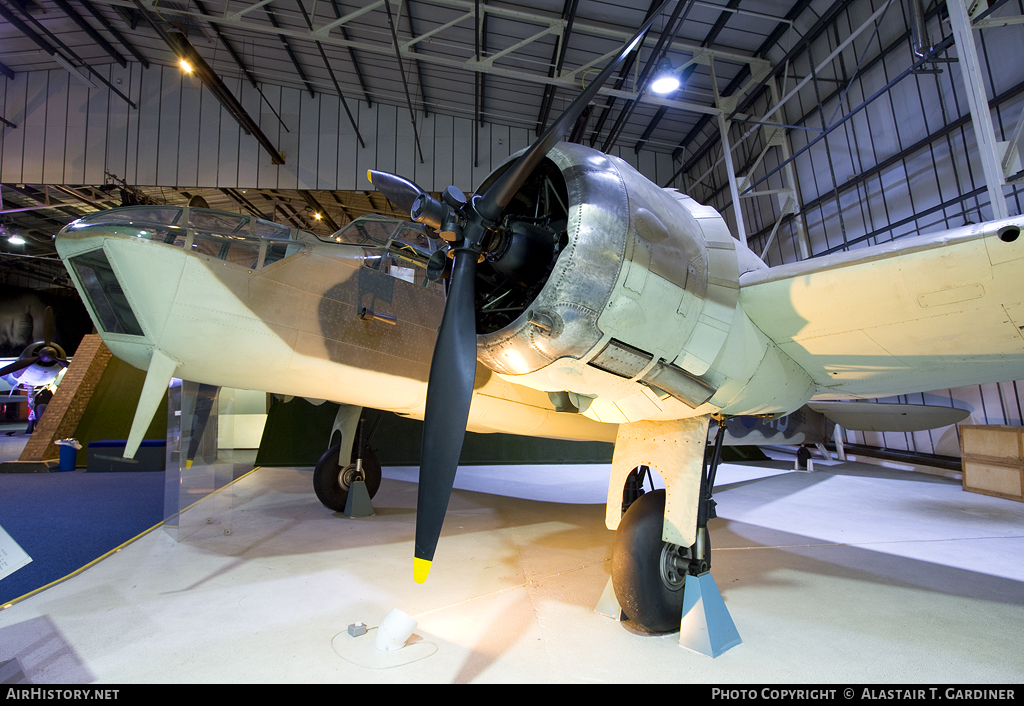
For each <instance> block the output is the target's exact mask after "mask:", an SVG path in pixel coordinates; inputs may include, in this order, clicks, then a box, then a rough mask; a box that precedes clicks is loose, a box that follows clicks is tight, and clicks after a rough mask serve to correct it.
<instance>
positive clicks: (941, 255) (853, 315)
mask: <svg viewBox="0 0 1024 706" xmlns="http://www.w3.org/2000/svg"><path fill="white" fill-rule="evenodd" d="M1022 225H1024V219H1022V218H1021V217H1016V218H1013V219H1009V220H1005V221H996V222H992V223H984V224H980V225H973V226H967V227H964V228H960V229H956V230H951V231H946V232H943V233H938V234H932V235H924V236H917V237H914V238H907V239H903V240H900V241H897V242H894V243H890V244H887V245H883V246H878V247H874V248H870V249H864V250H857V251H853V252H850V253H843V254H841V255H835V256H829V257H825V258H820V259H813V260H805V261H803V262H799V263H793V264H790V265H783V266H781V267H775V268H772V269H769V270H760V271H756V272H749V273H747V274H745V275H744V276H743V277H741V279H740V298H741V302H742V304H743V308H744V310H745V311H746V312H747V314H748V315H749V317H750V319H751V320H752V321H753V322H754V323H755V324H756V325H757V326H758V327H759V328H760V329H761V330H762V331H763V332H764V333H765V334H766V335H767V336H769V337H770V338H771V339H772V340H774V341H775V342H776V344H778V345H779V346H780V348H782V350H783V351H785V352H786V353H787V354H788V355H789V356H790V357H792V358H793V360H794V361H796V362H797V364H799V365H800V366H801V367H803V369H804V370H806V371H807V373H808V374H809V375H810V376H811V378H812V379H813V380H814V383H815V385H816V388H817V392H816V395H815V397H816V398H817V399H829V398H833V399H835V398H849V397H877V396H884V395H892V394H906V393H911V392H922V391H926V390H934V389H939V388H945V387H956V386H959V385H968V384H979V383H985V382H997V381H1004V380H1013V379H1018V378H1021V377H1024V336H1022V333H1024V332H1022V331H1021V327H1024V286H1022V283H1024V238H1020V237H1019V235H1020V229H1021V226H1022Z"/></svg>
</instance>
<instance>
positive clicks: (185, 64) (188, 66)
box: [178, 59, 192, 74]
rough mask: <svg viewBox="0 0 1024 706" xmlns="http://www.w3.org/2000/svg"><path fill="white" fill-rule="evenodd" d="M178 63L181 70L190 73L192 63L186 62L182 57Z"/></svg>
mask: <svg viewBox="0 0 1024 706" xmlns="http://www.w3.org/2000/svg"><path fill="white" fill-rule="evenodd" d="M178 65H179V66H181V70H182V71H184V72H185V73H187V74H190V73H192V65H191V64H190V63H188V62H187V61H185V60H184V59H181V60H180V61H178Z"/></svg>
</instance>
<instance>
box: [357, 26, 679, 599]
mask: <svg viewBox="0 0 1024 706" xmlns="http://www.w3.org/2000/svg"><path fill="white" fill-rule="evenodd" d="M658 15H659V12H654V13H652V14H651V18H650V19H649V20H648V21H647V22H646V23H645V24H644V26H643V27H641V28H640V29H639V30H638V31H637V33H636V34H635V35H634V36H633V38H632V39H631V40H630V41H629V42H628V43H627V44H626V45H625V46H624V47H623V49H622V50H621V52H620V53H619V55H618V57H617V58H616V59H615V60H614V61H612V62H611V63H609V64H608V66H606V67H605V68H604V70H603V71H601V73H600V74H599V75H598V77H597V78H596V79H594V81H593V82H592V83H591V84H590V85H589V86H588V87H587V89H586V90H585V91H584V92H583V93H581V94H580V95H579V96H578V97H577V98H576V100H575V101H573V103H572V105H570V106H569V108H568V109H566V111H565V112H564V113H562V115H561V116H559V118H558V119H557V120H555V122H554V123H552V124H551V126H550V127H549V128H548V129H547V130H546V131H545V132H544V134H543V135H541V136H540V137H539V138H538V139H537V140H536V142H534V143H533V144H532V145H531V146H530V147H529V148H528V149H527V150H526V152H524V153H523V154H522V155H520V157H519V158H518V159H517V160H516V161H515V162H514V163H513V164H512V166H511V167H509V169H508V170H506V171H505V173H504V174H502V176H501V177H499V178H498V179H497V180H496V181H495V182H494V183H493V184H492V185H491V186H490V187H489V188H488V189H487V191H486V192H484V193H483V194H479V195H477V196H475V197H473V199H472V200H471V201H470V202H468V203H466V201H465V198H464V197H463V196H462V194H461V192H459V191H458V189H455V188H454V187H449V188H448V189H447V190H446V191H445V193H444V195H443V197H442V198H443V202H442V201H438V200H437V199H435V198H433V197H432V196H430V195H429V194H426V193H424V192H422V190H420V192H419V194H418V195H417V197H416V199H415V200H414V202H413V207H412V211H411V212H410V216H411V217H412V219H413V220H416V221H419V222H422V223H426V224H427V225H430V226H431V227H433V228H436V229H437V230H439V231H440V232H441V235H442V237H444V238H445V239H446V240H449V241H451V242H452V243H453V251H454V260H455V261H454V264H453V268H452V275H451V280H450V288H449V292H448V301H447V303H446V305H445V310H444V316H443V318H442V320H441V327H440V328H439V329H438V338H437V344H436V345H435V347H434V355H433V359H432V360H431V364H430V379H429V381H428V385H427V401H426V410H425V413H424V425H423V446H422V449H421V460H420V477H419V497H418V499H417V505H416V549H415V562H414V570H413V575H414V578H415V579H416V582H417V583H423V582H424V581H425V580H426V578H427V574H428V573H429V571H430V564H431V562H432V561H433V559H434V550H435V548H436V547H437V540H438V537H439V536H440V534H441V526H442V524H443V522H444V516H445V513H446V511H447V509H448V501H449V499H450V498H451V491H452V486H453V484H454V482H455V472H456V470H457V468H458V463H459V455H460V453H461V451H462V442H463V439H464V437H465V433H466V424H467V422H468V420H469V407H470V403H471V401H472V399H473V381H474V379H475V376H476V311H475V297H476V292H475V289H476V266H477V261H478V259H479V258H480V256H481V253H483V251H484V249H485V247H487V245H486V244H487V243H489V242H491V241H492V240H493V239H492V238H490V235H491V234H492V233H494V232H495V231H496V230H497V229H498V227H499V224H500V223H499V219H500V217H501V212H502V210H503V209H504V208H505V206H507V205H508V203H509V201H511V199H512V197H513V196H514V195H515V193H516V192H517V191H518V190H519V189H520V188H521V187H522V186H523V184H524V183H525V182H526V180H527V178H528V177H529V176H530V174H531V173H532V172H533V170H534V169H536V167H537V165H538V164H540V162H541V160H542V159H543V158H544V156H545V155H546V154H547V153H548V152H549V151H550V150H551V148H552V147H554V145H555V143H557V142H558V140H559V139H560V138H561V137H562V135H563V134H564V133H565V132H566V131H567V130H569V128H570V127H572V125H573V124H574V123H575V122H576V119H577V118H578V117H579V116H580V114H581V113H582V112H583V110H584V109H585V108H586V107H587V104H588V103H589V102H590V100H591V99H592V98H593V97H594V96H595V95H596V94H597V92H598V90H599V89H600V88H601V86H602V85H604V83H605V81H607V80H608V78H609V77H610V76H611V75H612V73H613V72H614V71H615V70H616V69H617V68H618V67H619V66H620V65H621V63H622V62H623V61H624V60H625V59H626V57H627V56H628V55H629V54H630V52H632V51H633V50H634V49H635V48H636V46H637V45H638V44H639V42H640V40H641V39H642V38H643V36H644V34H646V33H647V31H648V30H649V29H650V27H651V24H652V23H653V22H654V19H655V18H656V17H657V16H658ZM378 175H384V176H385V177H386V178H383V179H382V178H381V177H380V176H378ZM370 176H371V181H373V183H374V185H375V186H376V185H377V184H378V183H380V184H381V185H383V184H387V188H389V189H393V190H394V191H395V193H396V195H398V194H403V195H404V194H407V193H409V192H410V189H409V185H411V186H412V187H413V188H415V189H419V187H416V186H415V185H414V184H412V182H409V181H408V180H406V179H403V178H402V177H397V176H394V175H385V173H383V172H372V173H371V175H370ZM375 180H376V181H375ZM378 188H381V187H380V186H378ZM381 191H385V189H384V188H381ZM385 194H386V195H388V198H389V199H391V198H392V197H391V196H390V195H389V194H388V193H387V191H385ZM392 202H394V203H396V204H397V202H396V201H395V199H392Z"/></svg>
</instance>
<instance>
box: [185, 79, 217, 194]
mask: <svg viewBox="0 0 1024 706" xmlns="http://www.w3.org/2000/svg"><path fill="white" fill-rule="evenodd" d="M202 95H203V94H202V88H201V87H199V86H196V85H193V84H192V83H191V82H189V81H184V82H183V85H182V86H181V110H180V112H179V118H178V155H177V156H178V170H177V173H178V184H179V185H180V186H198V185H199V159H200V155H201V154H202V151H201V143H202V141H203V133H204V131H203V130H202V127H203V124H202V107H203V106H202ZM214 151H216V146H214Z"/></svg>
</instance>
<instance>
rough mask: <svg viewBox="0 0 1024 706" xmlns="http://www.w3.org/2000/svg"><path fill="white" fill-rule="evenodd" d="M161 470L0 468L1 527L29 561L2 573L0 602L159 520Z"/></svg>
mask: <svg viewBox="0 0 1024 706" xmlns="http://www.w3.org/2000/svg"><path fill="white" fill-rule="evenodd" d="M163 494H164V474H163V473H162V472H151V473H85V472H82V471H75V472H72V473H0V527H3V528H4V530H6V531H7V533H8V534H9V535H11V537H12V538H13V539H14V541H15V542H17V543H18V544H19V545H21V548H22V549H24V550H25V551H26V552H27V553H28V555H29V556H30V557H32V562H31V563H30V564H28V565H27V566H24V567H22V568H21V569H18V570H17V571H15V572H14V573H13V574H11V575H10V576H7V577H6V578H3V579H0V604H2V603H6V602H7V601H10V600H12V599H14V598H18V597H20V596H23V595H25V594H26V593H29V592H31V591H34V590H36V589H37V588H40V587H41V586H45V585H46V584H48V583H51V582H52V581H56V580H57V579H60V578H63V577H64V576H67V575H68V574H70V573H72V572H73V571H76V570H78V569H80V568H82V567H83V566H85V565H86V564H88V563H89V562H91V561H93V560H95V559H98V558H99V557H101V556H103V555H104V554H106V553H107V552H109V551H110V550H111V549H114V548H115V547H118V546H120V545H121V544H124V543H125V542H127V541H128V540H129V539H131V538H132V537H134V536H136V535H137V534H139V533H140V532H143V531H145V530H147V529H149V528H150V527H152V526H153V525H155V524H157V523H159V522H160V521H161V520H162V519H163V517H162V515H163Z"/></svg>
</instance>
